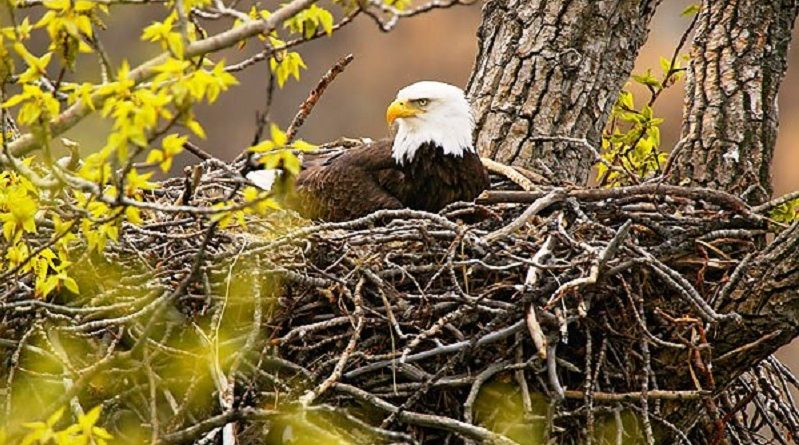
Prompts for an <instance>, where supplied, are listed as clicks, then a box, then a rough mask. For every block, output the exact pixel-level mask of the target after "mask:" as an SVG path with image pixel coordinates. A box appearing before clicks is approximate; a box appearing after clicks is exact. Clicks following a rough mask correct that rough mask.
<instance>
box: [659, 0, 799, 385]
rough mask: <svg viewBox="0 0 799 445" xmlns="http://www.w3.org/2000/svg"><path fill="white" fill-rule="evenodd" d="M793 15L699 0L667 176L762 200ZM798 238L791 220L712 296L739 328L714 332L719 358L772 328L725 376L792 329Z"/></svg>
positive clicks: (781, 1) (786, 2)
mask: <svg viewBox="0 0 799 445" xmlns="http://www.w3.org/2000/svg"><path fill="white" fill-rule="evenodd" d="M798 11H799V2H797V1H796V0H768V1H762V0H729V1H724V2H719V1H715V0H705V2H704V3H703V5H702V10H701V12H700V17H699V27H698V28H697V32H696V35H695V37H694V46H693V49H692V51H691V53H692V54H691V56H692V63H691V65H690V67H689V69H688V78H687V83H686V93H687V94H686V99H685V104H686V106H685V110H684V124H683V140H682V141H681V145H682V147H681V148H679V150H680V152H679V153H675V164H674V165H675V170H674V171H673V172H672V174H673V180H674V181H682V182H687V181H689V180H690V181H691V182H692V183H694V184H697V185H703V186H708V187H712V188H719V189H722V190H725V191H727V192H730V193H732V194H735V195H738V196H740V197H741V198H743V199H745V200H747V201H749V202H750V203H761V202H763V201H765V200H767V199H769V197H770V196H771V192H772V188H771V175H770V172H769V169H770V167H771V160H772V155H773V153H774V146H775V143H776V139H777V125H778V115H777V94H778V91H779V87H780V84H781V82H782V79H783V77H784V75H785V70H786V68H787V53H788V44H789V43H790V39H791V30H792V28H793V24H794V20H795V18H796V16H797V12H798ZM797 237H799V228H797V227H796V225H794V226H793V227H792V228H790V229H788V230H786V231H785V232H784V233H783V234H782V235H781V236H780V237H779V238H777V239H776V240H775V241H774V242H772V243H771V244H770V245H769V246H767V247H766V248H764V249H763V251H762V252H759V253H757V254H755V256H754V257H753V258H752V259H751V261H749V263H748V267H746V269H745V273H744V274H743V275H741V278H740V280H738V281H737V282H734V283H732V284H731V286H732V287H731V288H730V292H729V293H728V295H729V296H728V298H726V299H725V300H724V301H720V302H719V304H720V306H721V307H722V308H724V309H725V311H736V312H738V313H740V314H742V315H743V316H744V322H743V328H744V329H741V325H738V327H737V328H736V327H735V326H728V327H726V328H723V329H721V330H720V332H719V334H718V336H717V337H718V341H720V342H721V343H720V344H719V345H718V347H719V351H718V352H719V353H721V354H723V353H724V352H726V351H728V350H732V349H734V348H736V347H739V346H741V345H744V344H747V343H750V342H753V341H755V340H757V339H758V338H760V337H762V336H763V335H766V334H769V333H774V332H777V331H779V332H780V334H779V335H778V336H776V337H774V338H773V339H771V340H770V341H768V342H765V343H764V344H762V345H759V347H757V348H753V349H752V350H751V351H750V352H749V353H748V354H746V360H744V362H745V363H738V364H736V365H733V364H732V363H730V364H728V365H727V366H725V368H724V369H721V370H720V372H722V373H723V374H726V375H727V377H729V378H732V377H735V376H737V375H738V374H740V372H741V371H742V369H746V367H747V366H749V365H752V364H754V363H756V362H757V361H759V360H761V359H763V358H765V357H766V356H768V355H769V354H771V353H773V352H774V351H776V349H777V348H779V347H780V346H782V345H784V344H786V343H788V342H789V341H790V340H791V339H793V338H794V337H795V336H797V335H799V313H797V306H799V286H797V283H799V248H797ZM726 335H729V337H727V336H726ZM725 349H726V351H725Z"/></svg>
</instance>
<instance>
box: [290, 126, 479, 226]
mask: <svg viewBox="0 0 799 445" xmlns="http://www.w3.org/2000/svg"><path fill="white" fill-rule="evenodd" d="M391 146H392V141H390V140H381V141H377V142H373V143H370V144H366V145H363V146H359V147H355V148H351V149H349V150H345V151H341V152H336V153H333V154H330V153H327V154H319V155H313V154H311V155H310V156H307V157H306V158H305V160H304V162H303V170H302V172H300V174H299V176H298V177H297V181H296V194H297V199H292V204H291V206H292V207H294V208H295V209H296V210H298V211H299V212H300V213H301V214H303V215H304V216H306V217H309V218H319V219H324V220H328V221H344V220H350V219H354V218H358V217H361V216H365V215H368V214H369V213H372V212H374V211H376V210H380V209H401V208H406V207H407V208H411V209H415V210H425V211H428V212H438V211H439V210H441V209H442V208H444V207H445V206H446V205H448V204H451V203H453V202H456V201H471V200H473V199H474V198H476V197H477V195H479V194H480V192H482V191H483V190H485V189H486V188H488V186H489V179H488V174H487V172H486V170H485V168H484V167H483V164H482V162H480V157H479V156H478V155H477V154H476V153H473V152H471V151H466V152H465V153H464V154H463V156H454V155H445V154H444V153H443V151H442V150H441V148H440V147H438V146H436V145H433V144H431V143H427V144H424V145H422V146H421V147H419V148H418V150H417V151H416V153H415V155H414V157H413V159H412V160H411V161H405V163H404V164H402V165H400V164H398V163H397V162H396V161H395V160H394V158H393V157H392V156H391V153H392V152H391Z"/></svg>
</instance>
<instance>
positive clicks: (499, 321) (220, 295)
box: [2, 162, 799, 444]
mask: <svg viewBox="0 0 799 445" xmlns="http://www.w3.org/2000/svg"><path fill="white" fill-rule="evenodd" d="M201 168H202V179H201V181H200V182H199V184H193V185H192V181H191V180H183V179H172V180H168V181H166V182H165V183H164V184H163V188H162V189H161V190H159V191H157V192H153V193H152V194H151V195H150V196H149V197H148V198H147V199H148V200H149V201H150V202H152V203H156V204H159V205H163V206H164V207H165V208H166V207H169V206H173V205H174V204H175V203H181V202H183V203H185V204H189V205H192V206H200V207H203V206H209V205H211V204H213V203H214V202H216V201H218V200H220V199H222V198H223V197H225V196H227V195H229V194H230V193H231V192H232V191H233V190H234V188H236V187H238V186H239V185H240V183H241V181H242V180H241V178H240V177H239V176H237V174H236V172H235V171H233V170H231V169H229V168H225V167H221V166H219V165H218V164H217V163H214V162H206V163H205V164H203V166H202V167H201ZM495 179H496V180H495V184H494V191H492V192H491V193H489V194H488V196H486V197H484V198H482V199H481V200H478V203H477V204H472V203H468V204H467V203H458V204H454V205H452V206H450V207H449V208H448V209H445V210H444V211H443V212H442V213H441V214H439V215H434V214H428V213H424V212H416V211H411V210H399V211H382V212H378V213H376V214H373V215H371V216H368V217H365V218H361V219H358V220H355V221H351V222H346V223H320V224H313V223H310V222H308V221H303V220H302V219H300V218H298V217H296V216H295V215H292V214H291V213H290V212H282V211H281V212H275V213H274V214H273V215H270V216H269V217H266V218H263V217H251V218H249V221H248V224H247V227H246V228H245V227H240V226H237V225H235V224H234V225H232V226H229V227H227V228H225V229H219V228H218V227H213V228H212V227H210V226H209V223H208V220H207V219H204V218H201V217H197V216H196V215H192V214H191V213H190V212H186V213H176V212H172V211H169V212H151V213H149V218H150V219H149V220H148V221H147V223H146V224H145V225H143V226H141V227H136V226H125V229H124V231H123V234H122V236H121V239H120V242H119V243H118V244H114V245H112V246H109V247H108V248H107V253H106V254H105V256H104V258H103V259H99V258H97V257H92V256H88V257H84V258H83V261H84V262H86V263H91V264H93V268H87V270H88V269H91V270H92V272H88V271H87V272H85V273H84V275H85V276H84V277H83V280H82V281H81V287H82V292H81V295H80V296H70V297H68V298H67V297H65V296H63V295H62V296H58V297H56V298H55V299H53V300H52V301H39V300H37V299H35V298H34V296H33V295H32V292H31V290H30V286H29V282H30V277H24V278H21V279H20V280H17V282H16V283H13V282H6V283H3V284H2V287H3V291H2V294H3V295H4V301H3V303H2V304H3V307H4V308H5V309H10V308H12V307H13V308H14V311H9V310H6V311H4V315H3V320H2V323H3V331H4V337H5V338H7V339H8V340H6V342H7V343H8V345H13V346H14V347H13V348H12V349H13V351H14V352H13V360H9V361H8V363H6V365H4V375H5V376H6V378H5V380H6V381H7V384H8V387H9V391H8V394H11V393H13V392H14V391H12V389H13V388H14V384H15V382H22V383H18V384H23V383H24V381H25V379H24V378H23V377H21V376H23V375H24V374H25V373H26V368H25V365H24V363H25V361H24V357H25V355H26V353H27V352H26V351H27V349H26V348H33V347H37V346H35V345H36V344H37V343H36V341H35V339H36V338H37V336H39V337H41V338H43V339H44V340H42V341H44V342H45V343H48V342H52V336H50V335H48V334H47V332H46V331H48V330H49V329H50V328H52V327H55V328H56V329H55V330H56V331H58V332H63V333H64V335H75V336H78V337H80V338H83V339H87V341H90V342H91V344H92V345H94V346H95V348H96V349H95V352H94V353H93V354H87V356H86V357H85V358H81V357H75V358H73V359H72V360H73V362H72V363H71V365H70V366H71V369H73V370H75V369H77V370H80V369H82V370H83V371H82V372H86V373H92V372H94V373H96V374H104V373H107V374H108V375H111V376H113V377H114V379H116V380H118V382H119V383H118V384H117V385H118V386H114V384H113V383H110V382H107V383H106V385H107V386H106V387H105V389H104V390H103V389H98V388H97V387H96V386H92V388H90V389H91V391H88V393H87V392H86V391H85V390H86V387H80V385H81V384H84V385H87V382H84V381H82V380H81V379H80V377H81V374H80V373H77V375H74V376H73V377H74V379H73V380H74V381H73V384H74V385H77V389H74V388H75V386H70V388H73V389H72V390H71V392H70V391H67V393H66V394H65V395H64V396H63V397H62V399H60V402H67V401H73V402H74V400H76V399H79V400H80V401H81V402H82V403H83V404H84V405H89V404H91V403H94V404H96V403H103V404H104V405H105V406H106V407H107V409H106V411H105V412H108V413H114V412H115V410H116V412H117V413H120V412H126V413H132V414H130V415H131V416H133V418H135V419H138V420H139V421H141V423H146V424H148V425H150V426H152V425H155V428H157V434H154V435H153V437H155V438H157V440H158V441H163V442H169V441H172V442H192V441H197V440H201V439H202V440H204V441H205V442H204V443H210V442H211V441H214V440H221V439H219V438H220V437H222V436H223V435H224V434H225V431H227V430H226V429H225V425H231V424H235V428H234V430H235V431H236V434H237V435H239V440H240V441H242V442H244V443H262V442H264V441H266V442H267V443H294V442H291V440H292V438H296V437H300V436H302V434H303V430H307V431H311V433H308V432H307V431H306V432H305V434H311V436H312V437H317V438H318V437H322V436H320V435H334V436H335V437H338V438H339V439H340V438H346V439H348V440H350V441H351V442H354V443H429V444H442V443H462V442H463V441H466V442H469V441H476V442H485V443H515V442H513V441H516V442H518V443H523V444H528V443H529V444H535V443H542V442H540V441H541V437H544V436H545V435H548V436H550V437H552V438H556V442H557V443H586V442H587V441H588V440H589V438H590V440H593V441H594V442H595V443H622V442H619V441H617V440H620V438H621V437H622V436H625V437H632V438H634V439H636V440H640V441H641V443H646V442H649V443H652V442H653V441H655V440H657V439H658V438H660V437H667V436H668V437H674V438H676V440H678V441H682V442H683V443H691V441H692V440H698V438H701V440H703V441H706V443H710V442H713V441H714V440H717V439H720V438H722V437H724V438H732V439H736V440H739V441H743V442H745V443H767V441H768V440H777V439H773V438H772V439H766V438H765V436H763V435H762V434H761V433H763V432H764V431H765V433H766V435H772V434H771V433H777V435H778V436H779V435H784V432H785V431H788V432H789V433H790V434H793V435H794V437H795V435H796V432H797V431H798V430H799V428H797V425H799V417H797V415H796V410H795V409H794V408H793V405H792V403H790V400H789V398H788V395H787V394H788V386H789V384H793V383H794V381H793V380H790V379H791V377H790V374H789V373H788V372H787V371H786V370H785V368H784V367H783V366H782V365H781V364H779V362H777V361H776V360H769V361H768V362H767V363H764V364H763V365H762V366H761V367H760V368H758V369H757V370H755V371H752V373H749V374H745V375H744V376H742V377H741V378H739V379H738V380H737V381H736V383H734V384H733V385H731V386H729V387H728V388H726V389H724V391H721V389H722V388H716V387H715V386H714V385H715V383H714V378H713V365H714V364H715V363H716V362H718V361H719V360H722V361H723V360H724V357H716V356H715V355H714V353H713V344H712V341H711V340H708V338H709V335H708V330H712V329H713V326H714V324H715V323H716V322H718V321H720V320H724V319H728V318H734V317H735V316H736V315H735V314H724V313H720V312H719V309H718V302H719V301H721V299H722V298H723V297H724V293H725V289H724V284H725V283H726V282H727V281H728V279H729V277H730V274H731V273H733V271H734V269H735V266H736V265H737V264H738V261H739V260H740V259H741V258H743V257H744V256H745V254H746V252H748V251H751V250H752V248H753V246H754V245H755V244H756V243H757V242H758V239H759V237H761V236H763V233H764V228H765V225H764V222H763V219H762V218H760V217H758V216H757V215H754V214H752V213H751V212H750V211H749V209H748V207H747V206H746V205H745V204H743V203H742V202H740V201H739V200H737V199H736V198H734V197H731V196H729V195H726V194H723V193H720V192H714V191H710V190H702V189H688V188H681V187H674V186H666V185H660V184H647V185H640V186H634V187H626V188H617V189H586V188H562V187H560V188H559V187H545V186H542V187H540V188H537V189H536V190H534V191H526V192H518V191H510V190H507V189H508V188H510V187H508V183H506V182H504V181H503V180H501V179H499V178H495ZM503 190H505V191H503ZM464 221H468V222H464ZM106 262H107V263H106ZM100 263H103V264H106V266H103V267H100V266H98V264H100ZM108 264H110V265H114V267H116V269H114V270H116V271H117V272H115V273H109V272H108V270H110V269H109V267H111V266H108ZM225 320H233V321H230V322H226V321H225ZM220 329H223V330H226V331H225V333H224V339H220V336H219V335H217V337H216V339H215V340H213V339H212V340H209V339H208V336H209V335H210V334H208V333H209V332H210V333H214V332H216V333H217V334H218V333H219V331H220ZM200 331H202V332H205V334H199V332H200ZM142 338H145V340H146V341H142ZM209 341H210V342H211V343H213V342H214V341H216V343H215V345H216V351H217V354H216V355H213V356H212V357H211V358H210V359H209V358H208V356H203V355H200V354H197V353H196V349H193V348H195V347H196V346H197V345H202V344H206V343H207V342H209ZM45 349H46V348H45ZM220 350H222V351H223V352H222V353H219V351H220ZM733 353H734V352H733ZM56 355H57V354H56ZM115 356H120V357H122V358H121V359H117V358H115ZM192 359H199V364H197V365H196V366H193V367H192V366H187V367H186V368H181V369H182V371H181V372H180V373H179V375H175V372H174V368H175V365H174V363H175V362H176V361H178V362H180V361H183V362H191V360H192ZM209 361H210V363H208V362H209ZM123 362H124V363H125V364H124V365H123V364H122V363H123ZM142 363H144V365H142ZM142 366H144V367H145V368H146V369H147V371H148V372H147V373H141V368H142ZM209 368H211V371H209ZM137 372H138V373H139V374H142V375H139V374H137ZM9 375H10V377H9ZM125 375H128V377H125V378H126V379H127V380H125V379H123V376H125ZM209 375H210V377H208V376H209ZM153 376H156V377H157V378H154V377H153ZM204 379H210V380H211V383H208V382H206V380H204ZM112 380H113V379H112ZM123 380H124V382H123ZM154 381H155V382H158V381H163V382H164V383H163V384H164V388H165V389H159V390H154V389H153V385H154V384H155V383H153V382H154ZM170 381H176V382H179V383H177V384H174V385H171V386H170V385H169V384H168V383H169V382H170ZM203 382H205V383H208V387H209V388H210V389H209V393H208V394H207V397H208V398H209V399H211V400H210V401H208V402H207V403H204V404H201V405H198V404H196V403H193V402H192V400H194V399H193V396H192V395H193V394H194V393H196V392H201V390H199V389H198V388H201V387H203ZM89 386H91V385H89ZM123 387H124V388H123ZM6 397H7V398H10V399H11V402H14V403H15V404H17V405H18V404H19V403H21V402H19V401H16V400H14V399H13V397H12V396H11V395H8V396H6ZM11 402H8V401H7V406H9V407H10V406H12V403H11ZM55 405H57V404H55ZM55 405H53V406H55ZM747 405H751V406H754V408H755V409H754V410H752V409H750V410H742V408H743V407H745V406H747ZM690 406H693V407H698V408H697V413H698V414H699V416H698V417H697V418H696V419H695V421H698V423H697V424H696V425H694V424H693V423H690V424H687V425H686V424H679V425H675V424H673V423H672V421H671V420H670V419H672V418H673V416H674V414H675V413H676V411H677V410H679V409H684V408H686V407H690ZM758 407H760V408H762V409H757V408H758ZM767 407H768V408H767ZM11 411H13V409H12V410H11ZM121 417H122V415H121V414H118V415H113V414H110V415H109V418H108V419H107V422H108V423H109V424H110V426H109V428H111V429H112V430H113V429H114V428H115V426H114V422H122V420H119V419H120V418H121ZM300 418H301V419H302V421H300V420H298V419H300ZM694 426H698V428H694ZM116 431H117V433H116V434H118V435H124V433H123V432H122V430H121V429H117V430H116ZM314 435H316V436H314ZM689 435H690V436H692V437H691V438H689ZM772 436H773V435H772ZM325 437H327V436H325ZM339 439H336V440H339ZM624 440H628V439H624ZM779 440H780V441H783V443H784V440H783V439H779ZM296 443H302V442H296ZM331 443H336V442H331ZM624 443H632V442H624ZM636 443H637V442H636ZM777 443H779V442H777Z"/></svg>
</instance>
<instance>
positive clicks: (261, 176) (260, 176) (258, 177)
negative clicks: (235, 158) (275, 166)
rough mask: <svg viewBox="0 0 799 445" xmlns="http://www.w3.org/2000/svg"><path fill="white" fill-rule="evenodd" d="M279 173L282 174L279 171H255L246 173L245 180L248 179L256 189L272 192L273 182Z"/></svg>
mask: <svg viewBox="0 0 799 445" xmlns="http://www.w3.org/2000/svg"><path fill="white" fill-rule="evenodd" d="M281 173H283V172H282V171H280V170H255V171H252V172H249V173H247V179H249V180H250V181H251V182H252V183H253V184H255V185H256V186H257V187H258V188H261V189H264V190H266V191H267V192H268V191H270V190H272V186H273V185H274V184H275V181H276V180H277V178H278V176H280V174H281Z"/></svg>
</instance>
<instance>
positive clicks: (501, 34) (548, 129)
mask: <svg viewBox="0 0 799 445" xmlns="http://www.w3.org/2000/svg"><path fill="white" fill-rule="evenodd" d="M659 3H660V0H611V1H604V2H595V1H588V0H578V1H567V0H559V1H547V0H535V1H529V2H523V1H520V0H491V1H489V2H488V3H487V4H486V5H485V7H484V10H483V22H482V25H481V26H480V30H479V32H478V37H479V43H478V45H479V53H478V55H477V60H476V63H475V67H474V69H473V71H472V76H471V79H470V80H469V85H468V87H467V90H468V95H469V97H470V98H471V100H472V103H473V106H474V109H475V116H476V119H477V135H476V136H477V137H476V139H477V146H478V147H479V149H480V153H481V154H482V155H483V156H486V157H490V158H493V159H495V160H497V161H500V162H503V163H506V164H512V165H517V166H521V167H526V168H531V169H536V170H539V171H541V170H543V171H544V172H545V173H547V175H548V176H550V178H551V180H552V181H553V182H572V183H578V184H582V183H585V182H586V180H587V178H588V174H589V172H590V170H591V166H592V165H593V162H594V154H593V153H590V152H588V151H587V150H586V149H585V147H584V146H582V145H580V144H569V143H564V142H543V141H539V140H536V136H567V137H572V138H581V139H582V138H585V139H586V140H587V141H588V143H590V144H592V145H593V146H599V142H600V139H601V135H602V128H603V127H604V125H605V122H606V120H607V117H608V113H609V112H610V109H611V107H612V106H613V103H614V102H615V100H616V97H617V95H618V93H619V89H620V88H621V86H622V85H623V84H624V82H625V81H626V80H627V79H628V77H629V75H630V71H631V70H632V68H633V63H634V62H635V58H636V56H637V55H638V50H639V49H640V48H641V46H642V45H643V44H644V42H645V40H646V37H647V33H648V25H649V21H650V20H651V18H652V15H653V14H654V12H655V8H656V7H657V5H658V4H659Z"/></svg>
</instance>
